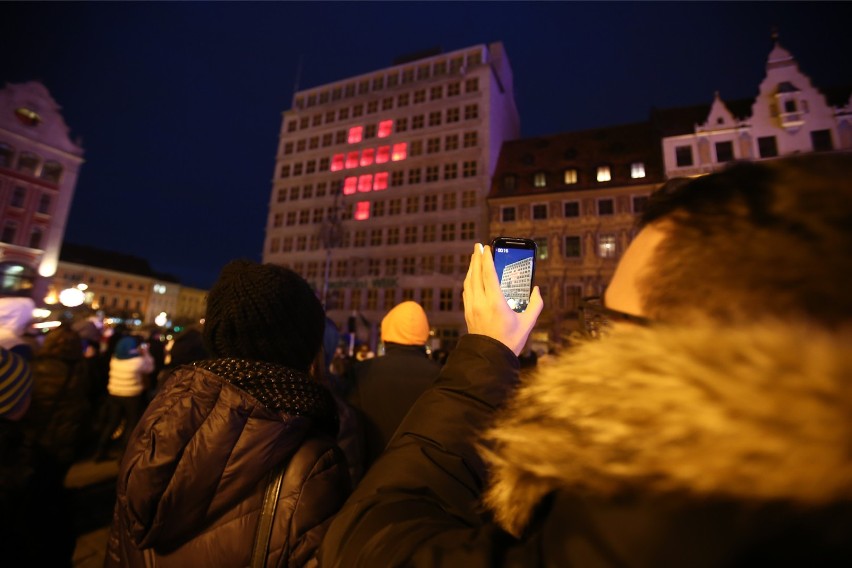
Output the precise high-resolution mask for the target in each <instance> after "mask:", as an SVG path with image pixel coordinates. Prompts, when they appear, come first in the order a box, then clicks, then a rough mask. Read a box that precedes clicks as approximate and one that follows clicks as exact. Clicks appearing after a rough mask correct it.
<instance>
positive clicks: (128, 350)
mask: <svg viewBox="0 0 852 568" xmlns="http://www.w3.org/2000/svg"><path fill="white" fill-rule="evenodd" d="M138 356H139V339H138V338H137V337H135V336H133V335H125V336H124V337H122V338H121V339H119V340H118V343H117V344H116V345H115V353H113V357H115V358H116V359H132V358H133V357H138Z"/></svg>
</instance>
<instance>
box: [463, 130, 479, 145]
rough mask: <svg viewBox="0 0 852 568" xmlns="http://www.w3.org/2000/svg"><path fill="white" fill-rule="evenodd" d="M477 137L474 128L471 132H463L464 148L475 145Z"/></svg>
mask: <svg viewBox="0 0 852 568" xmlns="http://www.w3.org/2000/svg"><path fill="white" fill-rule="evenodd" d="M478 139H479V136H478V134H477V132H476V131H475V130H474V131H471V132H465V133H464V147H465V148H474V147H476V144H477V142H478Z"/></svg>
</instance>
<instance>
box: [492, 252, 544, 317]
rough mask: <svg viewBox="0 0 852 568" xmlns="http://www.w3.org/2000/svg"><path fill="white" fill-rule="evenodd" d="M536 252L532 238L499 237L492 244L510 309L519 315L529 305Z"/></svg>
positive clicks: (501, 283)
mask: <svg viewBox="0 0 852 568" xmlns="http://www.w3.org/2000/svg"><path fill="white" fill-rule="evenodd" d="M537 252H538V247H537V246H536V244H535V241H533V240H530V239H522V238H520V237H497V238H496V239H494V240H493V241H491V254H492V255H494V267H495V268H496V269H497V278H499V279H500V289H501V290H502V291H503V296H505V298H506V302H507V303H508V304H509V307H510V308H512V309H513V310H514V311H516V312H518V313H520V312H523V311H524V310H525V309H527V306H528V305H529V303H530V293H532V287H533V277H534V276H535V259H536V257H537Z"/></svg>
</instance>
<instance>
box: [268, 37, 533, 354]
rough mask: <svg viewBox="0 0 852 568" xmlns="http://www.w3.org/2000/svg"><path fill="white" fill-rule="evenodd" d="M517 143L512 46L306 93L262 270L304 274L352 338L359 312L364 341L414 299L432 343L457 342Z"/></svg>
mask: <svg viewBox="0 0 852 568" xmlns="http://www.w3.org/2000/svg"><path fill="white" fill-rule="evenodd" d="M518 134H519V119H518V112H517V108H516V106H515V100H514V94H513V79H512V70H511V67H510V64H509V61H508V58H507V56H506V53H505V51H504V49H503V46H502V44H500V43H492V44H489V45H478V46H473V47H469V48H465V49H461V50H457V51H453V52H450V53H437V52H432V53H427V54H420V55H419V56H415V57H410V58H405V59H403V60H398V61H396V62H395V64H394V65H393V66H391V67H388V68H385V69H381V70H377V71H375V72H372V73H367V74H364V75H359V76H356V77H350V78H347V79H342V80H340V81H338V82H335V83H331V84H327V85H322V86H319V87H315V88H311V89H305V90H302V91H299V92H297V93H296V94H295V95H294V97H293V103H292V108H290V109H289V110H287V111H285V112H284V116H283V121H282V125H281V134H280V145H279V147H278V152H277V155H276V163H275V174H274V180H273V182H272V192H271V198H270V203H269V218H268V223H267V227H266V238H265V243H264V249H263V261H264V262H272V263H277V264H281V265H285V266H288V267H290V268H292V269H294V270H295V271H297V272H298V273H300V274H302V275H303V276H304V277H305V278H306V279H307V280H308V281H309V282H310V283H311V284H312V285H313V286H315V288H316V290H317V292H318V294H319V295H320V296H321V298H322V299H323V300H324V302H325V305H326V308H327V312H328V314H329V316H330V317H331V318H332V319H333V320H334V321H335V322H336V323H337V324H338V325H339V326H340V327H341V329H344V330H345V329H346V328H347V321H349V319H350V317H351V316H357V317H355V318H354V321H356V322H358V328H359V329H358V330H357V332H358V334H359V336H360V337H361V339H363V340H370V341H375V336H376V328H377V325H378V323H379V322H380V321H381V318H382V317H383V315H384V314H385V313H386V312H387V310H389V309H390V308H391V307H392V306H394V305H395V304H396V303H398V302H400V301H403V300H414V301H417V302H420V303H421V304H422V305H423V307H424V308H425V310H426V312H427V314H428V316H429V320H430V323H431V324H432V326H433V330H434V332H435V337H434V340H433V345H434V346H436V347H437V346H438V345H442V346H452V345H453V344H454V342H455V339H456V338H457V337H458V335H459V333H460V332H461V331H462V329H463V326H464V317H463V312H462V305H461V289H462V282H463V279H464V275H465V273H466V271H467V265H468V261H469V258H470V254H471V251H472V249H473V243H475V242H477V241H481V240H484V239H486V238H487V236H488V218H487V206H486V196H487V193H488V190H489V184H490V180H491V176H492V174H493V171H494V168H495V166H496V162H497V156H498V154H499V152H500V148H501V145H502V143H503V142H504V141H505V140H509V139H514V138H516V137H517V136H518ZM364 323H366V324H368V325H364Z"/></svg>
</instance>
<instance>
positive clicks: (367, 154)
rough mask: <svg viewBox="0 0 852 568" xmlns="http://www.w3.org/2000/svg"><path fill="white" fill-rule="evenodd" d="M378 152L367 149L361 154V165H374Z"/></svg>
mask: <svg viewBox="0 0 852 568" xmlns="http://www.w3.org/2000/svg"><path fill="white" fill-rule="evenodd" d="M375 156H376V151H375V150H374V149H373V148H365V149H364V151H363V152H361V165H362V166H369V165H370V164H372V163H373V160H374V159H375Z"/></svg>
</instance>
